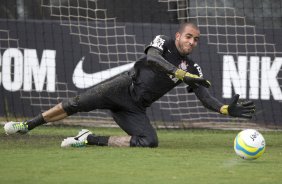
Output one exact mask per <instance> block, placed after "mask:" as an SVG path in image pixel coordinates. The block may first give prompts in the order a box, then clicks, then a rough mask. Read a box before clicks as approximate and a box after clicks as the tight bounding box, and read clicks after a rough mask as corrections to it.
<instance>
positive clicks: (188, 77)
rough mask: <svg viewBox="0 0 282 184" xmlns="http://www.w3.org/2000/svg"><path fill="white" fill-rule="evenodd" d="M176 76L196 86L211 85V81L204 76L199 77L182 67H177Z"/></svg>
mask: <svg viewBox="0 0 282 184" xmlns="http://www.w3.org/2000/svg"><path fill="white" fill-rule="evenodd" d="M174 76H175V77H177V78H178V79H180V80H182V81H183V82H185V83H186V84H188V85H196V86H199V85H201V86H204V87H206V88H209V87H210V86H211V83H210V82H209V81H208V80H206V79H204V78H202V77H199V76H198V75H195V74H191V73H189V72H186V71H184V70H181V69H177V70H176V71H175V72H174Z"/></svg>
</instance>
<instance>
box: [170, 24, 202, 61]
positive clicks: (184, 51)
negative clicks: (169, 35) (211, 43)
mask: <svg viewBox="0 0 282 184" xmlns="http://www.w3.org/2000/svg"><path fill="white" fill-rule="evenodd" d="M199 36H200V31H199V30H198V29H196V28H194V27H193V26H191V25H187V26H186V27H185V28H184V29H183V31H182V32H181V33H180V32H177V33H176V34H175V45H176V48H177V50H178V52H179V53H180V54H181V55H183V56H184V55H188V54H189V53H191V52H192V50H193V48H194V47H196V46H197V44H198V41H199Z"/></svg>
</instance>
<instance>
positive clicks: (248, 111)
mask: <svg viewBox="0 0 282 184" xmlns="http://www.w3.org/2000/svg"><path fill="white" fill-rule="evenodd" d="M239 96H240V95H238V94H236V95H234V96H233V98H232V101H231V103H230V104H229V105H223V106H222V107H221V108H220V113H221V114H225V115H230V116H233V117H240V118H248V119H251V118H252V117H253V115H254V113H255V111H256V107H255V105H254V102H252V101H245V102H242V103H238V100H239Z"/></svg>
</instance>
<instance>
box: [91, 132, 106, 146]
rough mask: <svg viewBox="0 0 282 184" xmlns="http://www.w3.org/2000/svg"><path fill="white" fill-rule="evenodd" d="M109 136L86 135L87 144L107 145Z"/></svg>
mask: <svg viewBox="0 0 282 184" xmlns="http://www.w3.org/2000/svg"><path fill="white" fill-rule="evenodd" d="M109 138H110V137H109V136H96V135H93V134H90V135H88V136H87V144H88V145H97V146H108V142H109Z"/></svg>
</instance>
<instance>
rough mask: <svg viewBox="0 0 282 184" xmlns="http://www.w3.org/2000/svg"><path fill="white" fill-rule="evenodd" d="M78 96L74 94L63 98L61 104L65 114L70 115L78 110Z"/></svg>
mask: <svg viewBox="0 0 282 184" xmlns="http://www.w3.org/2000/svg"><path fill="white" fill-rule="evenodd" d="M79 98H80V97H79V96H76V97H74V98H70V99H66V100H63V102H62V106H63V109H64V111H65V112H66V113H67V115H69V116H70V115H72V114H75V113H77V112H78V111H79V106H78V103H79Z"/></svg>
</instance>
